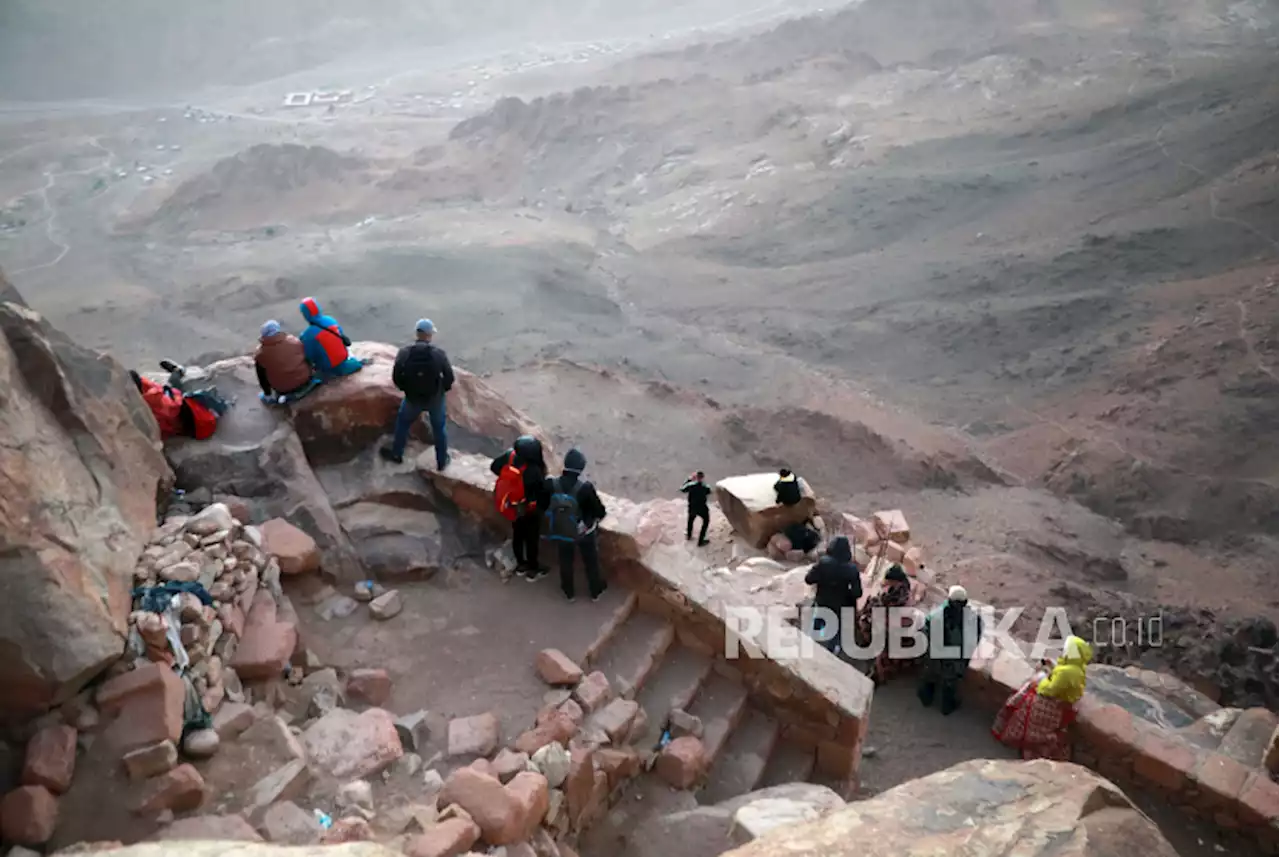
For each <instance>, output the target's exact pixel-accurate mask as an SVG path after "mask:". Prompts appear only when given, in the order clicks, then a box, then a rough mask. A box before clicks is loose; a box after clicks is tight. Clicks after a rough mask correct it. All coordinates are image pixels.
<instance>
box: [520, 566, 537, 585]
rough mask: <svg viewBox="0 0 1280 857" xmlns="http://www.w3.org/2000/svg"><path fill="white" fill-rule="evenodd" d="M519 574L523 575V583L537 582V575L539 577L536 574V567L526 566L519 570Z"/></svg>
mask: <svg viewBox="0 0 1280 857" xmlns="http://www.w3.org/2000/svg"><path fill="white" fill-rule="evenodd" d="M521 574H523V575H524V582H525V583H537V582H538V577H539V575H538V570H537V569H536V568H526V569H525V570H524V571H523V572H521Z"/></svg>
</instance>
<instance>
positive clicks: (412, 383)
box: [378, 318, 453, 470]
mask: <svg viewBox="0 0 1280 857" xmlns="http://www.w3.org/2000/svg"><path fill="white" fill-rule="evenodd" d="M435 333H436V326H435V325H434V324H432V322H431V319H429V318H420V319H418V324H417V325H416V326H415V327H414V337H415V338H416V341H415V342H414V343H413V344H412V345H406V346H405V347H404V348H401V349H400V351H399V353H397V354H396V364H395V368H393V369H392V370H391V380H392V382H393V383H394V384H395V385H396V387H397V389H399V390H400V392H402V393H404V399H403V400H402V401H401V402H400V410H399V411H398V412H397V413H396V433H395V438H394V439H393V440H392V441H391V446H384V447H382V448H381V449H379V450H378V454H379V455H381V456H382V457H383V458H385V459H386V460H388V461H394V462H395V463H396V464H399V463H400V462H402V461H403V460H404V447H405V444H407V443H408V442H409V431H410V430H411V429H412V428H413V424H414V423H415V422H417V421H418V417H420V416H422V412H423V411H426V412H427V417H428V419H430V421H431V440H432V442H433V443H434V444H435V447H436V470H444V469H445V468H446V467H448V466H449V436H448V434H446V431H445V421H446V419H447V413H446V411H445V394H446V393H448V392H449V390H451V389H453V366H451V365H450V364H449V355H447V354H445V353H444V349H443V348H437V347H436V346H434V345H432V344H431V339H432V337H434V336H435Z"/></svg>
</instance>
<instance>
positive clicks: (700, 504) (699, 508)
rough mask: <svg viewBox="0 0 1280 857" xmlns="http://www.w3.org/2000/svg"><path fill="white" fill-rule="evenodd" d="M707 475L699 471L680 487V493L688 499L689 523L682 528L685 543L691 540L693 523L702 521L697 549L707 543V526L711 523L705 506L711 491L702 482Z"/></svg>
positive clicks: (707, 508) (708, 509) (708, 510)
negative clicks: (699, 519) (698, 520)
mask: <svg viewBox="0 0 1280 857" xmlns="http://www.w3.org/2000/svg"><path fill="white" fill-rule="evenodd" d="M706 478H707V475H706V474H705V473H703V472H702V471H701V470H699V471H698V472H697V473H695V474H693V475H692V476H690V477H689V478H688V479H687V480H686V481H685V483H684V485H682V486H680V493H682V494H685V495H687V496H688V497H689V523H688V524H687V525H686V526H685V528H684V540H685V541H686V542H687V541H689V539H691V538H693V522H694V521H696V520H697V519H698V518H701V519H702V532H701V533H699V534H698V547H702V546H703V545H705V544H706V543H707V526H708V524H710V523H711V509H710V508H709V507H708V506H707V498H708V497H710V496H711V489H710V488H709V487H707V483H706V482H704V481H703V480H704V479H706Z"/></svg>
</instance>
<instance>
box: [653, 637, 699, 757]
mask: <svg viewBox="0 0 1280 857" xmlns="http://www.w3.org/2000/svg"><path fill="white" fill-rule="evenodd" d="M710 672H711V657H710V656H709V655H704V654H700V653H698V652H695V651H694V650H693V649H689V648H686V647H685V646H681V645H679V644H676V645H673V646H672V647H671V648H670V649H668V650H667V655H666V657H665V658H663V660H662V663H661V664H660V665H659V667H658V670H657V672H655V673H654V674H653V676H652V677H651V678H650V679H649V680H648V681H646V682H645V683H644V687H643V688H641V690H640V693H639V694H637V695H636V701H637V702H639V703H640V707H641V708H642V709H644V713H645V715H646V716H647V717H648V723H649V728H648V730H647V731H646V732H645V734H644V735H643V736H641V737H640V738H639V739H638V741H637V744H638V745H639V746H641V747H642V748H644V749H649V748H652V747H655V746H657V743H658V739H659V738H661V737H662V727H663V726H664V725H665V724H666V722H667V717H668V716H669V715H670V714H671V710H672V709H674V708H683V709H685V710H686V711H687V710H688V708H689V706H690V704H692V702H693V698H694V697H695V696H696V695H697V693H698V688H700V687H701V686H702V683H703V682H704V681H706V678H707V675H708V674H709V673H710Z"/></svg>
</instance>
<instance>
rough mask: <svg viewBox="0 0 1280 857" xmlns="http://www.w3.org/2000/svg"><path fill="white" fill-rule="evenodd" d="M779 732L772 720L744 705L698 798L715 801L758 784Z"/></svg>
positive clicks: (741, 792) (703, 801)
mask: <svg viewBox="0 0 1280 857" xmlns="http://www.w3.org/2000/svg"><path fill="white" fill-rule="evenodd" d="M779 732H780V730H779V728H778V722H777V721H776V720H774V719H773V718H772V717H770V716H769V715H767V714H765V713H764V712H763V711H760V710H759V709H756V708H750V707H748V708H747V712H746V714H744V715H743V716H742V722H741V723H739V724H738V727H737V728H736V729H734V730H733V732H732V733H730V735H729V740H727V741H726V742H725V744H724V749H722V750H721V751H720V755H719V757H718V758H717V759H716V761H715V764H714V765H712V766H711V773H710V776H709V777H708V778H707V785H706V787H705V788H703V789H702V790H701V791H700V792H698V802H699V803H702V804H710V803H719V802H720V801H722V800H728V799H729V798H731V797H737V796H738V795H741V794H746V793H747V792H750V791H755V790H756V789H757V788H759V787H760V781H761V779H763V777H764V772H765V768H766V766H767V765H768V763H769V758H770V757H771V756H772V755H773V748H774V745H775V744H777V742H778V734H779Z"/></svg>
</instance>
